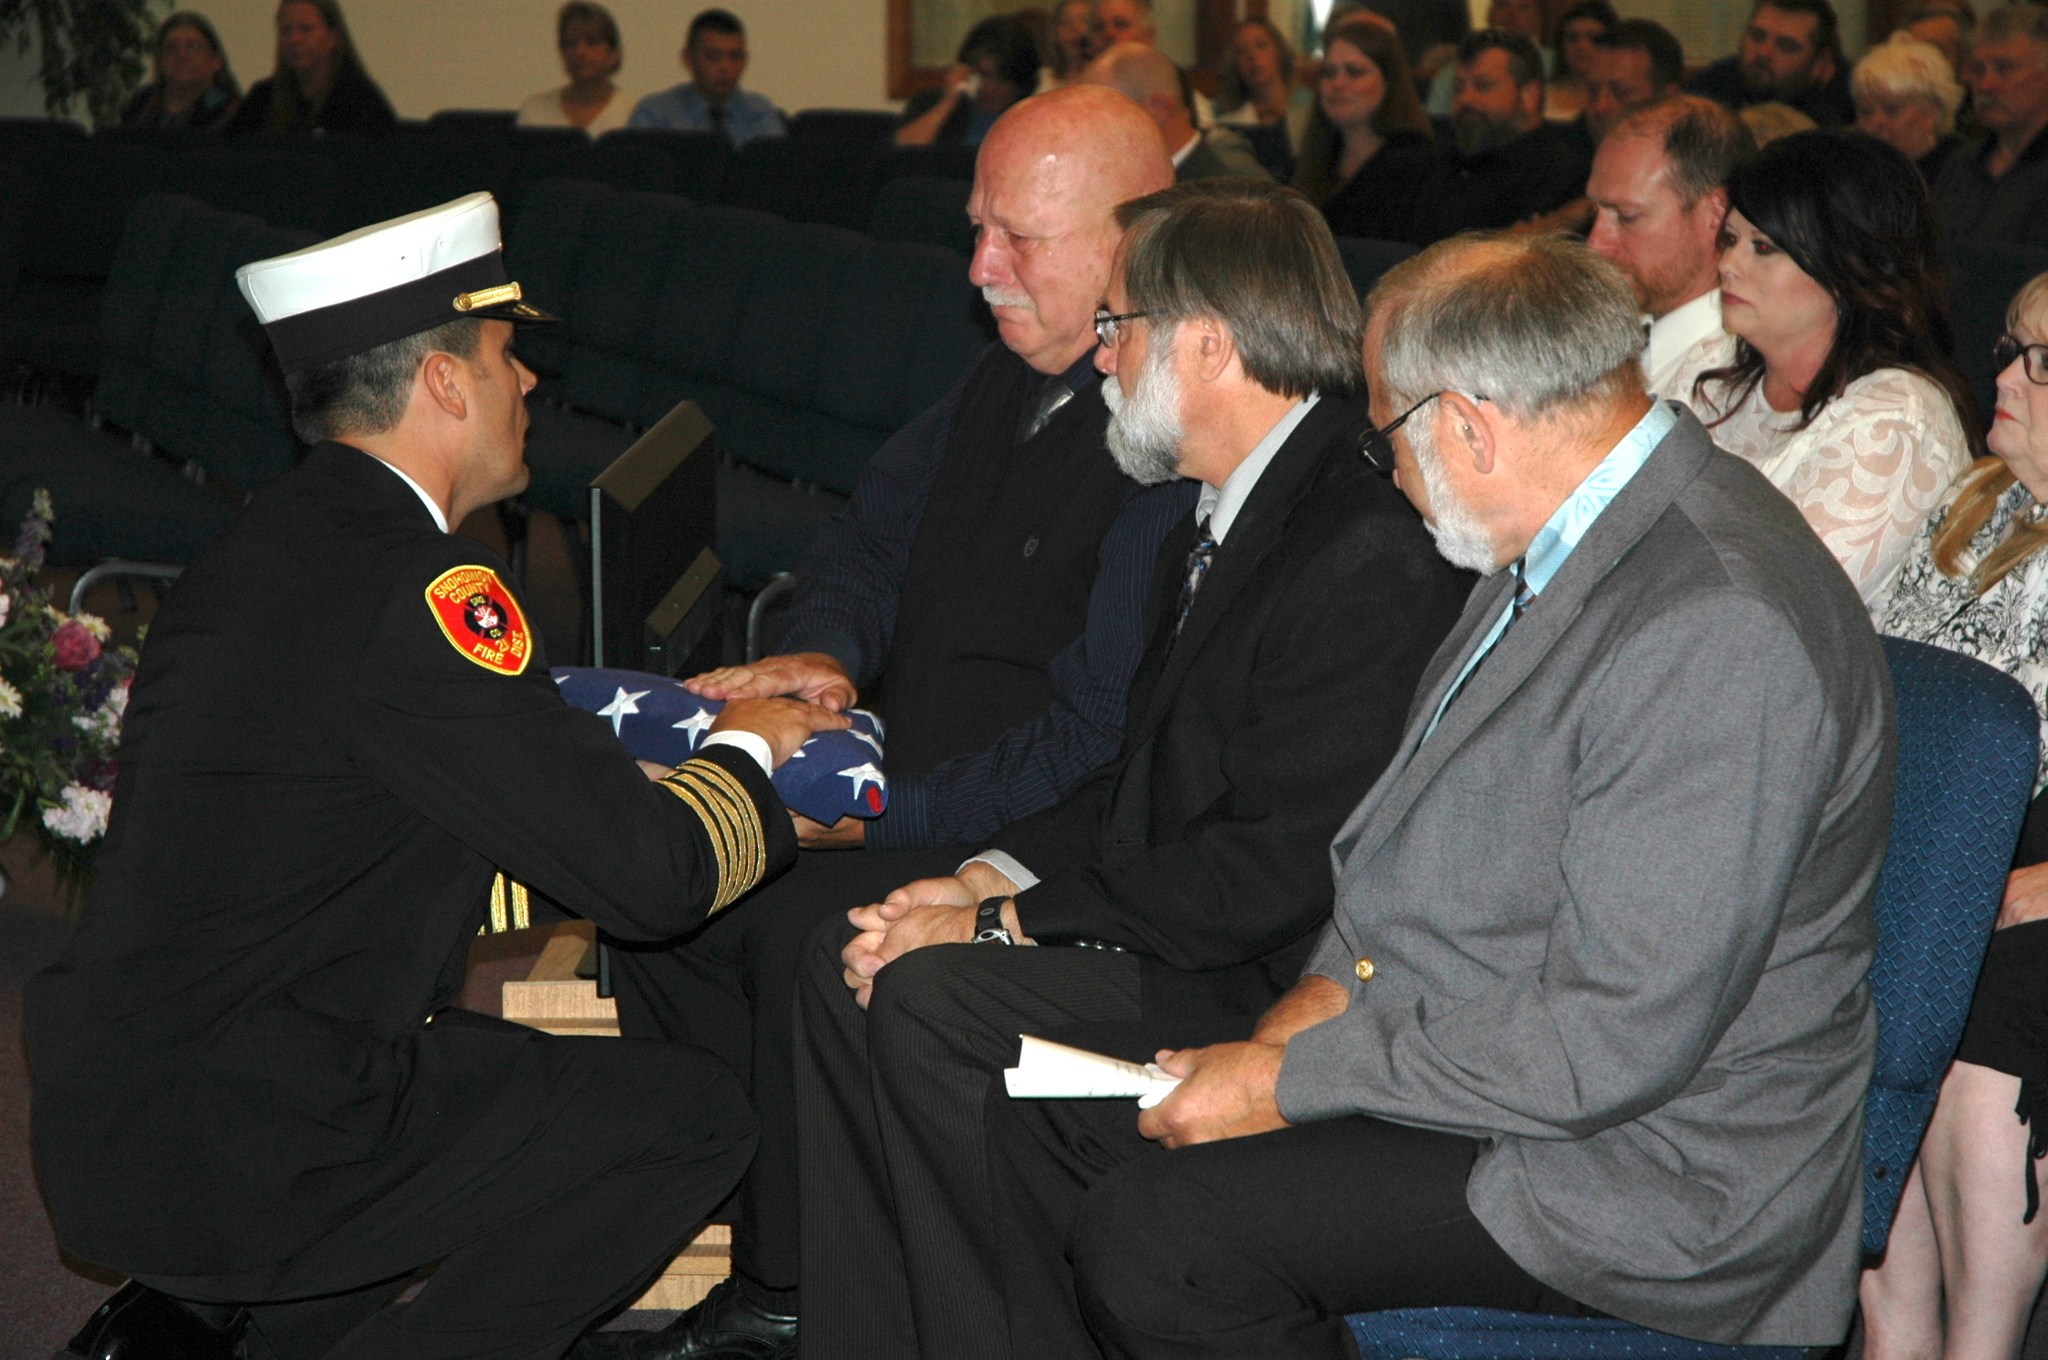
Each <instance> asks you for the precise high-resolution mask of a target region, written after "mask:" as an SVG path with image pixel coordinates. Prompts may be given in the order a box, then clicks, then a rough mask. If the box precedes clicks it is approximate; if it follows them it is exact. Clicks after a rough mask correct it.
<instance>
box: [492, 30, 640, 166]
mask: <svg viewBox="0 0 2048 1360" xmlns="http://www.w3.org/2000/svg"><path fill="white" fill-rule="evenodd" d="M555 46H556V47H557V48H559V49H560V51H561V53H562V70H563V71H564V72H566V73H567V74H568V77H569V83H568V84H567V85H564V86H562V87H561V88H560V89H556V90H542V91H541V92H540V93H539V94H537V95H535V96H533V98H531V99H528V100H526V101H525V102H524V103H522V104H521V105H520V106H519V117H518V119H517V122H518V124H519V126H520V127H579V128H582V129H583V130H584V131H585V132H587V133H589V134H590V135H591V136H593V137H595V136H597V135H598V134H600V133H604V132H610V131H611V130H612V129H614V128H622V127H624V126H625V125H626V116H627V113H628V110H629V108H630V105H629V104H628V103H627V101H626V100H625V98H624V97H623V96H621V95H620V94H619V87H618V86H616V85H614V84H613V83H612V77H613V76H615V75H617V74H618V72H619V62H620V55H619V25H618V21H617V20H615V19H613V18H612V14H611V11H610V10H608V9H606V8H605V7H604V6H603V5H598V4H593V3H591V0H569V3H568V4H566V5H563V6H562V9H561V12H560V13H558V14H557V15H556V16H555Z"/></svg>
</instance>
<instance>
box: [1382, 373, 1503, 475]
mask: <svg viewBox="0 0 2048 1360" xmlns="http://www.w3.org/2000/svg"><path fill="white" fill-rule="evenodd" d="M1449 391H1450V389H1449V388H1445V389H1444V391H1442V392H1432V393H1430V394H1429V395H1428V396H1426V397H1424V398H1423V399H1422V400H1421V401H1418V402H1416V403H1415V404H1414V405H1413V406H1411V407H1409V408H1408V409H1407V410H1405V411H1403V412H1402V413H1401V414H1400V415H1397V416H1395V417H1394V418H1393V419H1392V420H1390V421H1388V422H1387V423H1386V424H1384V425H1375V426H1373V427H1372V428H1371V429H1369V430H1367V431H1365V433H1363V434H1361V435H1359V436H1358V453H1359V456H1360V457H1362V458H1364V459H1365V461H1366V462H1368V463H1371V464H1372V465H1373V466H1374V467H1376V468H1378V469H1379V470H1380V471H1381V472H1392V471H1393V470H1394V431H1396V430H1398V429H1400V428H1401V427H1402V426H1403V425H1406V424H1407V423H1408V417H1410V416H1412V415H1414V414H1415V413H1416V412H1417V411H1420V410H1421V409H1422V408H1423V407H1425V406H1427V405H1429V404H1430V403H1431V402H1433V401H1435V400H1436V399H1437V398H1438V397H1441V396H1443V395H1445V394H1446V393H1448V392H1449ZM1478 400H1480V401H1485V400H1486V398H1485V397H1480V398H1478Z"/></svg>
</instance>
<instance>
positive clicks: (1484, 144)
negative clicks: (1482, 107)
mask: <svg viewBox="0 0 2048 1360" xmlns="http://www.w3.org/2000/svg"><path fill="white" fill-rule="evenodd" d="M1451 133H1452V135H1453V136H1454V137H1456V138H1457V141H1458V154H1459V155H1461V156H1476V155H1478V154H1479V153H1480V152H1482V151H1491V150H1493V149H1494V148H1495V147H1497V146H1506V145H1507V144H1508V143H1509V142H1512V141H1513V140H1515V138H1517V137H1519V136H1521V135H1522V129H1521V126H1520V125H1519V124H1518V123H1516V122H1515V120H1513V119H1512V118H1495V117H1494V116H1493V115H1491V114H1486V113H1481V112H1480V111H1479V110H1477V109H1461V110H1459V111H1458V112H1457V113H1456V114H1455V115H1453V116H1452V118H1451Z"/></svg>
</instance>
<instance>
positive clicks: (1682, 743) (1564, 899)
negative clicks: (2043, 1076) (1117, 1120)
mask: <svg viewBox="0 0 2048 1360" xmlns="http://www.w3.org/2000/svg"><path fill="white" fill-rule="evenodd" d="M1511 585H1512V582H1511V581H1510V579H1509V576H1508V573H1506V572H1501V573H1498V574H1497V575H1496V576H1495V577H1493V578H1491V579H1489V580H1487V581H1484V582H1482V583H1481V584H1480V586H1479V588H1478V589H1477V590H1476V591H1474V593H1473V596H1472V599H1471V601H1470V602H1469V603H1468V605H1467V606H1466V609H1465V613H1464V616H1463V617H1462V618H1461V619H1460V621H1459V623H1458V626H1457V627H1456V628H1454V629H1453V630H1452V632H1451V635H1450V637H1449V638H1448V639H1446V641H1445V642H1444V645H1443V647H1442V648H1441V649H1440V650H1439V651H1438V652H1437V655H1436V658H1435V659H1434V660H1433V661H1432V662H1431V663H1430V669H1429V670H1428V671H1427V672H1426V673H1425V674H1424V676H1423V680H1422V686H1421V689H1420V690H1419V691H1418V693H1417V695H1416V698H1415V701H1414V705H1413V707H1412V709H1411V710H1410V713H1409V719H1408V728H1407V733H1406V736H1405V738H1404V741H1403V745H1402V749H1401V751H1400V753H1399V754H1397V755H1396V756H1395V758H1394V762H1393V764H1392V765H1390V766H1389V767H1388V770H1387V773H1386V774H1385V775H1384V776H1382V778H1381V779H1380V780H1379V782H1378V783H1377V784H1376V785H1374V787H1373V789H1372V790H1371V792H1369V793H1368V794H1367V795H1366V797H1365V801H1364V802H1363V803H1361V804H1360V805H1359V807H1358V809H1357V810H1356V811H1355V812H1354V813H1353V814H1352V816H1351V818H1350V819H1349V820H1348V821H1347V822H1346V823H1345V824H1344V826H1343V828H1342V829H1341V830H1340V831H1339V832H1338V835H1337V840H1336V843H1335V845H1334V847H1333V849H1332V857H1333V861H1334V863H1335V866H1336V870H1337V897H1336V907H1335V914H1334V917H1333V919H1332V922H1331V924H1330V926H1329V928H1328V929H1327V930H1325V932H1324V934H1323V938H1322V940H1321V942H1320V944H1319V945H1318V948H1317V952H1316V954H1315V956H1314V958H1313V959H1312V961H1311V962H1310V965H1309V972H1311V973H1318V974H1321V975H1323V976H1326V977H1329V978H1333V979H1335V980H1336V981H1338V982H1340V983H1342V984H1344V985H1345V986H1347V987H1348V988H1350V990H1351V1004H1350V1007H1349V1009H1348V1010H1347V1011H1346V1012H1345V1013H1344V1014H1343V1015H1341V1016H1338V1017H1336V1018H1335V1019H1332V1020H1330V1021H1328V1022H1326V1023H1324V1024H1321V1025H1318V1026H1316V1027H1314V1028H1312V1029H1309V1030H1306V1031H1304V1032H1303V1033H1301V1034H1299V1035H1297V1036H1296V1037H1295V1038H1294V1040H1293V1041H1292V1042H1291V1043H1290V1044H1289V1045H1288V1047H1287V1057H1286V1061H1285V1063H1284V1065H1283V1067H1282V1071H1281V1077H1280V1092H1279V1094H1280V1108H1281V1109H1282V1111H1283V1112H1284V1113H1285V1114H1286V1116H1287V1117H1288V1118H1289V1119H1290V1120H1293V1121H1295V1122H1300V1121H1303V1120H1309V1119H1323V1118H1331V1117H1335V1116H1340V1115H1348V1114H1354V1113H1364V1114H1370V1115H1377V1116H1380V1117H1382V1118H1386V1119H1390V1120H1395V1121H1397V1122H1400V1123H1404V1124H1411V1125H1417V1126H1420V1127H1425V1128H1433V1129H1443V1130H1447V1131H1450V1132H1454V1133H1460V1134H1465V1135H1469V1136H1475V1137H1479V1138H1483V1139H1486V1140H1488V1141H1489V1144H1490V1146H1489V1147H1488V1148H1487V1149H1486V1150H1485V1151H1484V1152H1483V1153H1482V1154H1481V1156H1480V1158H1479V1161H1478V1163H1477V1165H1476V1166H1475V1168H1474V1170H1473V1173H1472V1179H1471V1182H1470V1184H1469V1186H1468V1189H1467V1197H1468V1199H1469V1201H1470V1203H1471V1205H1472V1208H1473V1211H1474V1212H1475V1213H1476V1214H1477V1215H1478V1217H1479V1219H1480V1221H1481V1222H1482V1223H1483V1224H1485V1226H1486V1228H1487V1230H1488V1231H1489V1232H1490V1233H1491V1234H1492V1235H1493V1236H1494V1238H1495V1239H1496V1240H1497V1241H1498V1242H1499V1243H1500V1244H1501V1246H1502V1247H1503V1248H1505V1249H1506V1250H1507V1252H1508V1253H1509V1254H1510V1255H1511V1256H1513V1257H1514V1258H1515V1260H1516V1261H1517V1262H1518V1263H1520V1264H1521V1266H1522V1267H1523V1268H1524V1269H1526V1270H1528V1271H1529V1272H1530V1273H1531V1274H1533V1275H1535V1276H1536V1277H1537V1278H1538V1279H1541V1280H1543V1281H1544V1282H1545V1283H1547V1284H1549V1285H1551V1286H1552V1287H1554V1288H1556V1289H1559V1290H1562V1291H1563V1292H1564V1293H1566V1294H1569V1295H1571V1296H1572V1297H1574V1298H1577V1299H1579V1300H1581V1301H1583V1302H1585V1303H1588V1304H1591V1305H1592V1306H1594V1307H1596V1308H1599V1309H1601V1310H1602V1311H1605V1312H1609V1313H1613V1314H1615V1315H1616V1316H1618V1317H1623V1318H1626V1319H1628V1320H1630V1321H1632V1322H1637V1323H1641V1324H1644V1325H1646V1326H1650V1327H1655V1328H1658V1329H1659V1330H1663V1331H1670V1332H1676V1333H1679V1334H1681V1335H1686V1336H1693V1337H1699V1338H1703V1339H1708V1340H1713V1341H1719V1342H1735V1343H1746V1344H1796V1345H1812V1344H1823V1343H1825V1344H1832V1343H1834V1342H1836V1341H1839V1340H1840V1339H1841V1337H1842V1335H1843V1333H1844V1331H1845V1330H1846V1329H1847V1326H1848V1321H1849V1312H1850V1307H1851V1304H1852V1302H1853V1300H1854V1297H1855V1288H1856V1274H1857V1268H1858V1242H1857V1238H1858V1233H1859V1231H1860V1227H1861V1211H1862V1189H1861V1181H1860V1172H1861V1166H1862V1146H1861V1134H1862V1125H1863V1092H1864V1086H1865V1085H1866V1083H1867V1082H1868V1080H1869V1077H1870V1069H1871V1063H1872V1054H1873V1051H1874V1045H1875V1043H1876V1037H1877V1025H1876V1019H1875V1016H1874V1015H1873V1013H1872V1010H1871V1004H1870V992H1869V988H1868V986H1867V985H1866V983H1865V981H1864V974H1865V973H1866V972H1867V971H1868V969H1869V966H1870V960H1871V953H1872V948H1873V944H1874V941H1875V929H1874V926H1873V924H1872V918H1871V913H1870V903H1871V898H1872V895H1873V894H1874V892H1875V890H1876V884H1877V872H1878V864H1879V861H1880V859H1881V858H1882V857H1883V852H1884V846H1885V837H1886V834H1887V831H1888V828H1889V824H1890V816H1891V788H1892V761H1893V747H1894V733H1893V718H1892V709H1891V687H1890V682H1889V679H1888V675H1887V672H1886V669H1885V663H1884V656H1883V653H1882V652H1881V650H1880V649H1879V647H1878V645H1877V638H1876V635H1875V634H1874V633H1873V632H1872V631H1871V628H1870V622H1869V619H1868V617H1867V616H1866V614H1865V613H1864V610H1863V606H1862V603H1861V602H1860V601H1859V600H1858V599H1857V596H1856V591H1855V589H1854V588H1853V587H1852V586H1851V585H1850V583H1849V580H1848V578H1847V577H1846V576H1845V575H1843V573H1842V570H1841V568H1840V567H1838V566H1837V565H1836V564H1835V562H1834V560H1833V559H1832V558H1831V557H1830V556H1829V555H1828V553H1827V551H1826V550H1825V549H1824V548H1823V547H1822V546H1821V544H1820V542H1819V541H1818V540H1817V539H1816V538H1815V537H1814V535H1813V534H1812V532H1811V531H1810V530H1809V529H1808V528H1807V527H1806V524H1805V522H1804V521H1803V520H1802V519H1801V518H1800V516H1799V513H1798V511H1797V510H1795V509H1794V508H1793V507H1792V504H1791V502H1790V501H1788V500H1786V499H1785V497H1784V496H1783V495H1781V494H1779V492H1777V491H1776V490H1775V489H1774V488H1772V486H1771V485H1770V484H1769V483H1768V482H1767V481H1765V480H1764V478H1763V477H1762V476H1761V475H1759V474H1758V473H1757V472H1756V471H1755V470H1754V469H1753V468H1751V467H1750V466H1749V465H1748V464H1746V463H1743V462H1742V461H1740V460H1739V459H1737V458H1735V457H1733V456H1731V455H1729V454H1727V453H1725V452H1723V451H1721V450H1719V449H1717V448H1715V447H1714V446H1713V444H1712V443H1711V441H1710V440H1709V438H1708V436H1707V434H1706V432H1705V431H1704V430H1703V429H1701V428H1700V425H1699V423H1698V422H1697V421H1696V420H1694V419H1693V418H1692V416H1690V415H1689V414H1681V415H1680V418H1679V424H1678V426H1677V427H1676V428H1674V429H1673V430H1672V431H1671V433H1670V434H1668V435H1667V436H1665V438H1664V440H1663V442H1662V443H1660V444H1659V445H1658V446H1657V448H1656V449H1655V450H1654V451H1653V453H1652V454H1651V456H1650V459H1649V461H1648V462H1647V463H1646V464H1644V466H1643V467H1642V469H1641V470H1640V471H1639V472H1638V473H1637V474H1636V476H1635V478H1634V479H1633V480H1632V481H1631V482H1630V483H1629V484H1628V486H1626V487H1625V488H1623V490H1622V492H1621V494H1620V495H1618V496H1617V497H1616V498H1615V499H1614V501H1613V502H1612V503H1611V504H1610V505H1609V506H1608V507H1607V509H1606V511H1605V512H1604V513H1602V514H1601V516H1600V518H1599V519H1598V520H1597V521H1596V522H1595V523H1594V524H1593V526H1592V527H1591V528H1590V529H1589V530H1588V531H1587V533H1586V535H1585V537H1584V538H1583V539H1582V540H1581V541H1580V543H1579V545H1578V548H1577V550H1576V551H1575V552H1574V553H1573V554H1572V556H1571V558H1570V559H1569V560H1568V561H1567V562H1566V563H1565V565H1564V567H1563V568H1562V570H1560V571H1559V573H1558V575H1557V577H1556V578H1555V579H1554V580H1553V581H1552V582H1551V584H1550V588H1549V589H1548V590H1546V591H1544V593H1543V595H1542V597H1541V598H1540V599H1538V600H1537V601H1536V603H1535V604H1534V605H1533V606H1532V607H1531V608H1530V609H1529V611H1528V612H1527V613H1526V614H1525V615H1524V616H1523V617H1522V619H1521V620H1520V621H1518V622H1517V623H1516V624H1515V625H1514V626H1513V628H1511V629H1510V630H1509V632H1508V633H1507V635H1506V636H1505V637H1504V638H1503V639H1502V640H1501V642H1500V644H1499V646H1498V647H1497V648H1496V649H1495V651H1494V653H1493V655H1491V656H1489V657H1488V658H1487V659H1486V662H1485V664H1484V665H1483V666H1482V667H1481V668H1480V669H1479V670H1478V671H1477V672H1476V673H1475V674H1474V675H1473V677H1472V680H1471V682H1470V683H1469V684H1468V686H1467V688H1466V691H1465V693H1463V694H1462V695H1460V696H1459V697H1458V699H1457V700H1456V702H1454V703H1453V704H1452V705H1451V707H1450V709H1449V711H1448V712H1446V713H1445V714H1444V717H1443V721H1442V724H1441V725H1440V726H1439V727H1438V729H1437V731H1436V732H1435V733H1434V734H1433V735H1432V736H1431V737H1430V738H1429V740H1428V741H1427V742H1425V743H1421V744H1420V746H1419V748H1418V740H1419V738H1420V736H1421V732H1422V729H1423V727H1424V726H1425V725H1426V723H1427V722H1428V720H1429V716H1430V714H1432V713H1433V712H1435V710H1436V706H1437V703H1438V701H1439V700H1440V699H1441V698H1442V697H1443V694H1444V691H1445V689H1446V688H1447V687H1448V686H1449V684H1450V681H1451V679H1452V678H1453V677H1454V676H1456V675H1457V674H1458V672H1459V670H1460V669H1461V668H1462V666H1463V664H1464V659H1465V657H1466V655H1467V654H1468V653H1469V652H1470V651H1471V650H1472V649H1473V647H1474V646H1475V645H1476V644H1477V642H1478V640H1479V638H1480V636H1481V635H1482V634H1483V633H1484V632H1485V630H1486V627H1487V625H1488V624H1489V623H1490V622H1491V621H1492V620H1493V619H1494V618H1495V617H1496V616H1497V614H1498V611H1499V610H1500V609H1501V608H1503V607H1504V605H1505V602H1506V596H1507V591H1508V590H1509V589H1510V588H1511ZM1365 957H1369V958H1371V959H1372V960H1373V962H1374V964H1375V965H1376V969H1377V971H1376V972H1375V973H1374V975H1373V977H1372V980H1371V981H1370V982H1368V983H1360V982H1358V981H1357V979H1356V976H1355V971H1357V970H1356V969H1355V963H1356V960H1358V959H1360V958H1365Z"/></svg>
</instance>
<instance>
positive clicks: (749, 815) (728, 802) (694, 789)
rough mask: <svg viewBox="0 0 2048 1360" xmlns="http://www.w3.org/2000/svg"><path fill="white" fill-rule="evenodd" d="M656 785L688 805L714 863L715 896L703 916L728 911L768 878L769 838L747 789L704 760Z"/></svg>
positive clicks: (682, 766)
mask: <svg viewBox="0 0 2048 1360" xmlns="http://www.w3.org/2000/svg"><path fill="white" fill-rule="evenodd" d="M660 782H661V786H662V787H663V788H665V789H667V790H668V791H669V792H670V793H673V794H674V795H675V796H676V797H678V798H680V799H682V800H683V802H685V803H687V804H688V805H689V807H690V811H692V812H694V813H696V814H697V820H698V821H700V822H702V823H703V824H704V831H705V833H706V834H707V835H708V836H709V837H710V839H711V853H712V855H713V856H714V857H715V858H716V859H717V861H718V893H717V896H716V897H714V898H713V900H712V903H711V908H710V911H707V912H706V913H705V914H706V915H707V916H708V915H710V914H711V912H715V911H720V910H722V909H724V908H726V907H729V906H731V905H732V903H733V902H734V901H735V900H736V899H738V897H739V896H740V894H742V893H744V892H746V891H747V890H748V889H749V888H752V887H753V886H754V885H755V884H756V883H759V882H760V881H761V876H762V875H763V874H765V873H767V872H768V836H767V833H766V831H764V830H763V828H762V826H761V814H760V813H759V812H758V811H757V810H756V809H755V807H754V800H753V799H752V798H750V797H748V796H747V790H746V786H745V785H743V784H741V783H740V781H739V780H737V779H735V778H733V776H732V775H731V774H730V773H729V772H728V771H727V770H726V769H725V768H724V767H723V766H720V765H717V764H714V763H713V762H711V761H708V760H686V761H684V762H683V763H682V764H680V765H678V766H676V768H674V769H673V770H670V771H669V772H668V773H667V774H666V775H664V776H662V778H661V781H660Z"/></svg>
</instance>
